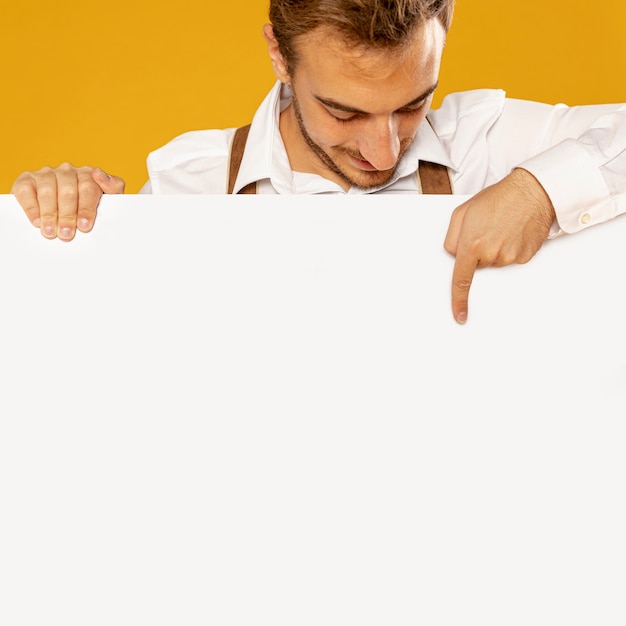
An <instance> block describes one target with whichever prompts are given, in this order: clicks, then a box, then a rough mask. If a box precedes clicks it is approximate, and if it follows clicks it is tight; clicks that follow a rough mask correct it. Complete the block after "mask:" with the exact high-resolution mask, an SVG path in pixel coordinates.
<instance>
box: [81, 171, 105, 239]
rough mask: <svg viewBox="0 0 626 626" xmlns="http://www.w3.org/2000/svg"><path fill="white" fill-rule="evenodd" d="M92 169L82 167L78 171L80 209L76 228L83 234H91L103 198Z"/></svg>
mask: <svg viewBox="0 0 626 626" xmlns="http://www.w3.org/2000/svg"><path fill="white" fill-rule="evenodd" d="M92 173H93V170H92V168H90V167H81V168H79V169H78V171H77V178H78V208H77V212H76V226H77V228H78V230H80V231H81V232H84V233H87V232H89V231H90V230H91V229H92V228H93V225H94V222H95V219H96V212H97V210H98V203H99V202H100V198H101V197H102V189H101V187H100V185H98V183H96V181H95V180H94V179H93V176H92Z"/></svg>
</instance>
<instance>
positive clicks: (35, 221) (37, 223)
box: [33, 217, 41, 228]
mask: <svg viewBox="0 0 626 626" xmlns="http://www.w3.org/2000/svg"><path fill="white" fill-rule="evenodd" d="M33 226H34V227H35V228H39V227H40V226H41V220H40V219H39V218H38V217H36V218H35V219H34V220H33Z"/></svg>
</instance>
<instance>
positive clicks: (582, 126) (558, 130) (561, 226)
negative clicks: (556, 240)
mask: <svg viewBox="0 0 626 626" xmlns="http://www.w3.org/2000/svg"><path fill="white" fill-rule="evenodd" d="M539 106H540V107H541V106H542V105H539ZM543 106H545V105H543ZM512 107H513V108H514V109H516V110H517V114H518V115H517V118H518V120H519V126H520V128H522V129H523V128H524V127H525V124H524V120H525V119H529V118H528V116H530V115H531V114H532V112H533V111H539V109H538V108H536V107H535V106H533V103H523V102H520V101H516V102H514V103H512ZM520 113H521V114H522V115H521V116H520V115H519V114H520ZM504 115H506V113H505V114H504ZM540 119H542V120H543V121H542V123H541V125H540V128H538V130H539V131H540V132H539V133H538V135H535V136H536V137H537V138H538V145H537V149H536V151H534V154H533V156H530V157H529V158H526V159H522V160H520V162H519V163H517V167H521V168H523V169H526V170H528V171H529V172H530V173H531V174H533V176H534V177H535V178H536V179H537V180H538V181H539V182H540V183H541V185H542V186H543V188H544V189H545V190H546V192H547V194H548V195H549V196H550V199H551V200H552V204H553V205H554V209H555V212H556V218H557V222H558V224H557V225H555V228H553V230H552V232H551V236H555V235H557V234H560V233H563V232H565V233H575V232H577V231H579V230H582V229H584V228H587V227H589V226H592V225H594V224H599V223H601V222H605V221H607V220H610V219H612V218H614V217H615V216H617V215H619V214H621V213H624V212H626V105H589V106H579V107H566V106H564V105H556V106H554V107H549V108H548V109H545V110H544V111H543V112H542V113H541V115H540ZM531 154H532V153H531Z"/></svg>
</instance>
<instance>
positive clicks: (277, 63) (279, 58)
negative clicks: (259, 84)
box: [263, 24, 291, 83]
mask: <svg viewBox="0 0 626 626" xmlns="http://www.w3.org/2000/svg"><path fill="white" fill-rule="evenodd" d="M263 37H264V39H265V41H266V42H267V52H268V54H269V55H270V59H271V61H272V67H273V68H274V74H275V76H276V78H278V80H279V81H280V82H281V83H290V82H291V76H290V75H289V72H288V71H287V63H286V61H285V59H284V58H283V55H282V54H281V53H280V50H279V48H278V42H277V41H276V37H274V29H273V28H272V25H271V24H265V26H263Z"/></svg>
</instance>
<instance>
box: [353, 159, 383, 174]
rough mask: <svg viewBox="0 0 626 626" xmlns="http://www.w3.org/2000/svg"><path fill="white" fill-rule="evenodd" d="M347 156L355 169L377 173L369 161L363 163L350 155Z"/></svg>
mask: <svg viewBox="0 0 626 626" xmlns="http://www.w3.org/2000/svg"><path fill="white" fill-rule="evenodd" d="M348 156H350V160H351V161H352V163H353V164H354V166H355V167H356V168H358V169H360V170H363V171H364V172H378V169H377V168H375V167H374V166H373V165H372V164H371V163H370V162H369V161H363V160H361V159H357V158H355V157H353V156H351V155H348Z"/></svg>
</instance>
